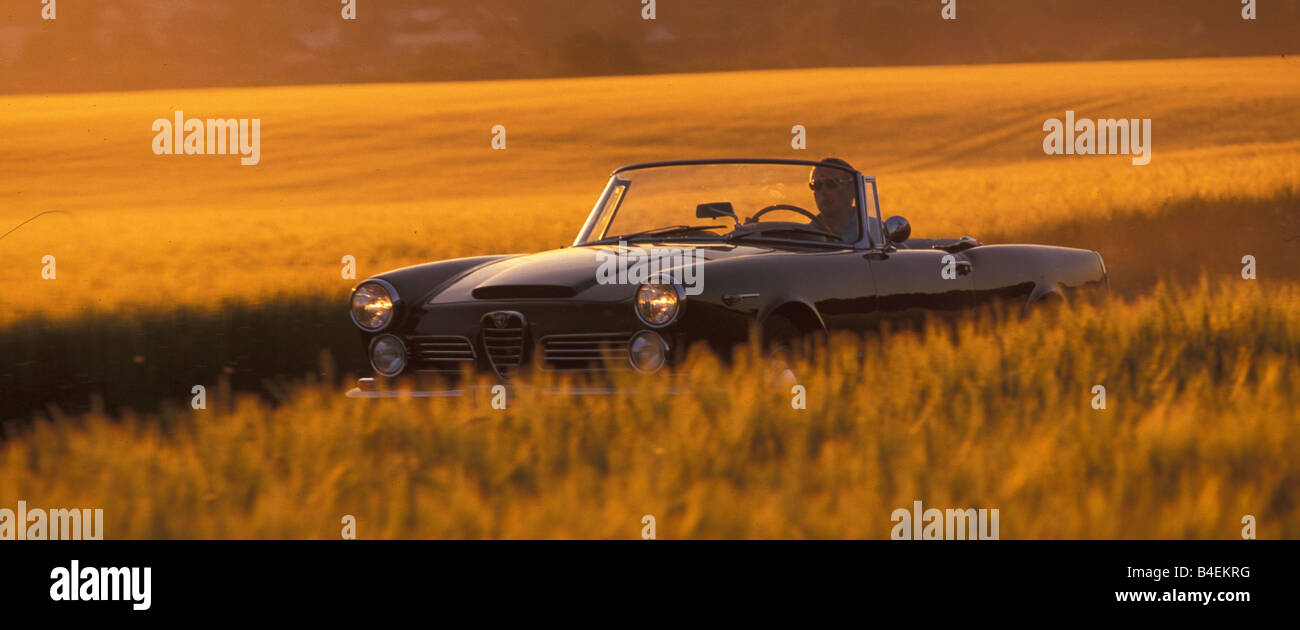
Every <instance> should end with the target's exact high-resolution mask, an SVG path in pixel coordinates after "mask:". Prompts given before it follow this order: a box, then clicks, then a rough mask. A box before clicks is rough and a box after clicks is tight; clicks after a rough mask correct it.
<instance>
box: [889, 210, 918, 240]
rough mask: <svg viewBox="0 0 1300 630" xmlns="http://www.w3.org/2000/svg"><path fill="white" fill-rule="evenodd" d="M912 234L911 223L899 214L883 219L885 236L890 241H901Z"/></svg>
mask: <svg viewBox="0 0 1300 630" xmlns="http://www.w3.org/2000/svg"><path fill="white" fill-rule="evenodd" d="M911 235H912V224H911V223H908V222H907V219H904V218H903V217H900V216H892V217H889V218H888V219H885V236H886V237H887V238H888V239H889V242H891V243H902V242H903V241H906V240H907V238H908V237H909V236H911Z"/></svg>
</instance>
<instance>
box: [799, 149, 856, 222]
mask: <svg viewBox="0 0 1300 630" xmlns="http://www.w3.org/2000/svg"><path fill="white" fill-rule="evenodd" d="M821 163H822V164H829V165H835V166H842V167H844V168H848V169H852V168H853V167H852V166H849V163H848V162H845V161H844V160H841V159H839V158H826V159H824V160H822V161H821ZM808 187H809V188H811V189H812V191H813V199H814V200H815V201H816V202H817V209H818V210H820V211H821V213H822V215H823V216H825V217H826V218H827V219H830V220H831V221H833V222H835V223H836V224H837V226H841V225H845V224H847V223H849V222H850V221H852V220H853V216H854V214H855V212H856V209H855V205H856V202H857V198H858V197H857V192H858V191H857V185H856V182H854V181H853V176H852V175H850V174H849V172H848V171H844V170H841V169H838V168H834V167H833V166H817V167H814V168H813V170H812V173H809V174H808Z"/></svg>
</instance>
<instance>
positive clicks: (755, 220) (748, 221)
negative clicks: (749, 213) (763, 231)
mask: <svg viewBox="0 0 1300 630" xmlns="http://www.w3.org/2000/svg"><path fill="white" fill-rule="evenodd" d="M750 223H758V219H755V218H754V217H745V225H749V224H750Z"/></svg>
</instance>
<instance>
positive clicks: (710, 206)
mask: <svg viewBox="0 0 1300 630" xmlns="http://www.w3.org/2000/svg"><path fill="white" fill-rule="evenodd" d="M695 218H697V219H722V218H730V219H731V220H732V221H735V222H736V224H737V225H739V224H740V218H739V217H737V216H736V209H735V208H733V207H732V206H731V202H730V201H715V202H713V203H702V204H700V205H698V206H695Z"/></svg>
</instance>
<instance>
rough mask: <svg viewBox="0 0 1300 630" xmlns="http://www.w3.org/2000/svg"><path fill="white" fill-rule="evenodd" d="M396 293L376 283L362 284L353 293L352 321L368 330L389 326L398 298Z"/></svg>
mask: <svg viewBox="0 0 1300 630" xmlns="http://www.w3.org/2000/svg"><path fill="white" fill-rule="evenodd" d="M385 284H386V283H385ZM394 293H395V292H394V291H392V290H390V289H389V288H388V287H386V286H384V285H383V284H380V283H378V282H375V281H369V282H363V283H361V286H359V287H357V289H356V290H355V291H353V292H352V321H354V322H356V324H357V325H358V326H360V327H362V328H365V329H366V330H379V329H381V328H383V327H384V326H387V325H388V322H390V321H392V319H393V302H395V301H396V298H397V296H396V295H394Z"/></svg>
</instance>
